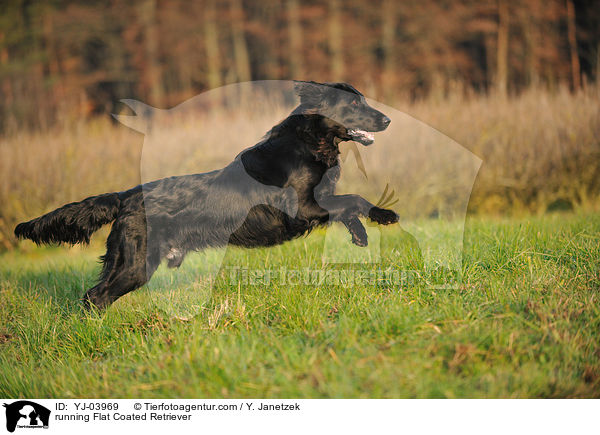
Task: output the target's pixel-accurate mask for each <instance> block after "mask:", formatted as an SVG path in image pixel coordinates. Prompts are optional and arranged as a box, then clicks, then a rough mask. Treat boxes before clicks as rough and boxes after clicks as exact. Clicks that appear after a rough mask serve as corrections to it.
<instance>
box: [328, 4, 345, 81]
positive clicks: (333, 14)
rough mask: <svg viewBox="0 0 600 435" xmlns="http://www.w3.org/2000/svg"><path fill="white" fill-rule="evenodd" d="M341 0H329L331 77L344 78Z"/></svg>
mask: <svg viewBox="0 0 600 435" xmlns="http://www.w3.org/2000/svg"><path fill="white" fill-rule="evenodd" d="M340 15H341V14H340V2H339V0H329V51H330V54H331V79H332V80H344V59H343V57H342V37H343V36H342V24H341V17H340Z"/></svg>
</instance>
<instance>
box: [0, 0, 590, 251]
mask: <svg viewBox="0 0 600 435" xmlns="http://www.w3.org/2000/svg"><path fill="white" fill-rule="evenodd" d="M599 24H600V4H599V3H598V2H595V1H593V0H581V1H575V0H549V1H542V0H531V1H517V0H515V1H508V0H480V1H475V0H457V1H446V0H441V1H432V0H419V1H417V0H407V1H394V0H372V1H363V0H349V1H341V0H320V1H317V0H310V1H299V0H283V1H270V0H269V1H248V0H225V1H220V2H217V1H215V0H202V1H183V0H144V1H124V0H110V1H57V0H50V1H36V0H8V1H3V2H2V3H1V4H0V133H1V137H0V202H1V203H2V206H1V207H0V246H2V247H11V246H13V245H14V239H13V237H12V228H13V227H14V223H15V222H17V221H18V220H20V219H24V218H31V217H33V215H37V214H39V213H41V212H44V211H47V210H49V209H51V208H53V207H55V206H58V205H60V204H61V203H63V202H66V201H72V200H78V199H81V198H82V197H83V196H88V195H91V194H97V193H101V192H102V191H107V190H122V189H124V188H128V187H130V186H131V185H135V184H137V183H138V182H139V152H140V148H141V142H142V139H141V138H140V136H139V135H137V134H135V133H133V132H131V131H126V129H124V128H123V127H122V126H117V125H115V124H114V123H113V121H112V120H111V117H110V113H118V112H120V111H122V110H124V108H123V106H122V105H121V104H120V103H119V100H120V99H122V98H133V99H138V100H140V101H144V102H145V103H147V104H149V105H152V106H155V107H160V108H170V107H173V106H175V105H177V104H179V103H181V102H183V101H185V100H186V99H188V98H190V97H192V96H194V95H197V94H199V93H201V92H203V91H206V90H209V89H214V88H217V87H220V86H223V85H225V84H229V83H235V82H243V81H249V80H265V79H304V80H316V81H347V82H350V83H352V84H353V85H355V86H356V87H357V88H358V89H360V90H362V91H363V92H364V93H365V94H366V95H367V96H368V97H371V98H374V99H377V100H378V101H381V102H383V103H386V104H388V105H391V106H394V107H396V108H398V109H400V110H403V111H405V112H406V113H408V114H410V115H412V116H415V117H417V118H418V119H421V120H423V121H424V122H426V123H427V124H429V125H431V126H433V127H434V128H436V129H438V130H440V131H442V132H443V133H445V134H447V135H449V136H450V137H452V138H454V139H455V140H456V141H457V142H459V143H460V144H463V145H464V146H465V147H467V148H468V149H470V150H471V151H473V152H474V153H476V154H477V155H479V156H480V157H482V159H483V160H484V166H483V167H482V170H481V172H480V175H479V177H478V180H477V182H476V186H475V189H474V192H473V196H472V200H471V204H470V211H471V212H473V213H484V214H486V213H487V214H498V213H500V214H515V213H517V214H518V213H544V212H547V211H549V210H556V209H573V208H578V207H583V208H590V207H591V208H595V207H597V203H598V201H597V199H598V195H599V193H600V181H598V180H600V176H599V175H600V163H599V162H600V143H599V139H598V138H599V137H600V104H599V98H598V96H599V88H598V84H597V76H598V71H599V69H600V25H599ZM229 115H230V116H232V117H234V116H237V117H248V118H250V115H251V114H249V113H231V114H229ZM215 128H217V127H215ZM224 128H225V126H224ZM132 144H133V145H136V144H137V146H132Z"/></svg>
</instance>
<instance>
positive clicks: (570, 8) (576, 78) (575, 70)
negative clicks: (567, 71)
mask: <svg viewBox="0 0 600 435" xmlns="http://www.w3.org/2000/svg"><path fill="white" fill-rule="evenodd" d="M567 35H568V38H569V52H570V54H571V77H572V83H573V90H574V91H575V92H577V91H578V90H579V88H580V87H581V73H580V68H579V54H578V53H577V27H576V23H575V5H574V4H573V0H567Z"/></svg>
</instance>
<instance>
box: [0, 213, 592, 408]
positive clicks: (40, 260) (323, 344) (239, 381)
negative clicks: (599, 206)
mask: <svg viewBox="0 0 600 435" xmlns="http://www.w3.org/2000/svg"><path fill="white" fill-rule="evenodd" d="M384 236H385V240H386V246H387V247H388V248H389V247H391V248H389V249H388V248H386V249H384V252H383V255H384V260H383V262H382V264H383V267H396V268H410V269H413V270H418V269H419V268H420V267H422V262H421V259H420V256H419V252H418V250H415V249H414V245H413V244H411V243H412V241H411V239H410V238H409V237H407V236H406V233H402V232H401V231H398V229H393V228H391V229H388V230H387V231H386V232H384V233H383V234H382V237H384ZM98 242H99V238H97V239H96V240H95V244H93V245H92V247H90V248H77V247H76V248H71V249H67V248H33V247H32V246H29V245H25V246H24V249H22V250H21V251H16V252H12V253H6V254H4V255H2V256H1V257H0V292H1V293H0V300H1V304H0V396H3V397H4V396H5V397H38V398H42V397H140V396H141V397H148V398H150V397H169V398H174V397H215V398H217V397H218V398H222V397H224V398H238V397H305V398H319V397H336V398H342V397H344V398H351V397H365V398H374V397H398V398H400V397H600V303H599V302H600V216H598V215H593V214H587V215H584V214H579V215H569V214H555V215H548V216H544V217H541V218H531V219H527V220H499V219H498V220H490V219H487V220H481V219H470V220H469V221H468V222H467V229H466V234H465V243H464V261H463V263H464V264H463V271H462V272H463V284H462V286H461V287H460V288H459V289H456V290H432V289H430V288H428V287H427V286H426V285H424V284H423V283H422V282H421V281H419V280H416V281H414V282H411V283H409V284H408V285H404V286H400V287H398V286H389V285H387V284H385V283H384V284H383V285H381V284H380V285H371V284H368V283H367V284H365V285H352V286H350V285H344V284H343V283H342V284H339V285H334V284H330V283H325V284H322V285H303V284H301V285H283V284H281V283H280V282H277V281H276V280H274V281H273V282H271V283H269V285H250V284H245V283H243V284H239V285H231V283H230V282H228V281H227V280H226V279H221V280H219V281H218V282H217V283H216V285H215V288H214V289H213V290H212V291H210V286H208V285H207V284H206V283H205V282H203V281H202V280H201V279H200V278H201V277H202V273H201V272H202V270H203V267H204V266H205V264H206V258H207V257H206V256H203V255H201V254H196V255H194V256H192V257H191V258H188V259H186V261H185V262H184V265H183V266H182V270H179V271H171V270H168V269H166V268H164V266H161V269H159V272H158V273H157V275H156V276H155V278H154V279H153V281H151V283H150V285H149V286H148V287H145V288H144V289H141V290H139V291H137V292H135V293H133V294H131V295H128V296H126V297H124V298H122V299H121V300H119V301H118V302H117V303H116V304H114V305H113V306H112V307H111V308H110V309H109V310H107V311H106V312H105V313H103V314H101V315H98V314H88V313H85V312H83V311H82V310H81V308H80V306H79V304H78V302H77V301H78V299H79V297H80V296H81V294H82V293H83V291H84V289H85V288H88V287H90V286H91V285H92V283H93V281H94V278H95V276H96V275H97V273H98V269H99V265H98V263H97V261H96V257H97V255H99V254H100V253H101V251H100V249H99V246H98ZM322 243H323V233H315V234H312V235H310V236H309V237H307V238H304V239H300V240H297V241H294V242H292V243H288V244H286V245H284V246H280V247H276V248H271V249H265V250H253V251H242V250H231V251H229V252H228V253H227V255H226V258H225V263H226V265H229V266H232V265H233V266H236V265H237V266H249V267H250V268H252V267H258V268H260V267H262V268H264V267H265V265H266V264H268V265H269V267H270V268H274V269H279V268H281V267H286V268H288V269H299V268H302V267H311V268H317V269H318V268H322V267H324V266H322V265H321V256H320V255H321V254H320V249H321V247H322ZM399 247H404V249H399ZM208 256H210V253H209V254H208ZM227 267H228V266H226V268H225V270H227ZM364 267H366V268H367V269H369V268H371V267H382V266H381V265H376V266H369V265H366V266H364ZM182 301H183V303H182ZM186 309H187V311H186Z"/></svg>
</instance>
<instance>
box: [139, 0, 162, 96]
mask: <svg viewBox="0 0 600 435" xmlns="http://www.w3.org/2000/svg"><path fill="white" fill-rule="evenodd" d="M156 8H157V5H156V0H146V2H145V3H144V4H143V5H142V10H141V17H140V18H141V21H142V25H143V28H144V33H145V38H144V39H145V49H146V65H145V69H146V74H145V75H146V86H147V88H148V91H149V94H150V99H151V101H152V104H154V105H155V106H158V107H162V105H163V98H164V92H163V84H162V74H161V68H160V62H159V60H158V56H159V52H158V50H159V46H158V31H157V24H156Z"/></svg>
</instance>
